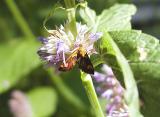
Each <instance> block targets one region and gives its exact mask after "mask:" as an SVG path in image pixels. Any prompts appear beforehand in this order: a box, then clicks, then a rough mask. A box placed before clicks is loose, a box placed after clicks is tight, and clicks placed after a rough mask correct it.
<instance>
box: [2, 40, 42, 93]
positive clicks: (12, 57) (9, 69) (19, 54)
mask: <svg viewBox="0 0 160 117" xmlns="http://www.w3.org/2000/svg"><path fill="white" fill-rule="evenodd" d="M37 48H38V44H37V43H35V42H33V41H19V42H16V43H11V44H6V45H5V44H3V45H2V44H1V46H0V53H1V57H0V93H2V92H4V91H6V90H8V89H9V88H11V87H12V86H13V85H15V83H16V82H17V81H18V80H19V79H21V78H23V76H24V75H27V74H28V73H29V72H30V71H31V70H33V69H34V68H36V67H37V66H38V65H40V60H39V57H38V56H37V54H36V51H37ZM2 55H3V56H2Z"/></svg>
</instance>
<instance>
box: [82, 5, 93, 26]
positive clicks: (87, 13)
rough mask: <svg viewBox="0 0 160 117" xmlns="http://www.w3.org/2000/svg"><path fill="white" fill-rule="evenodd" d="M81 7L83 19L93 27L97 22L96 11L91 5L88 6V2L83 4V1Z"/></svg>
mask: <svg viewBox="0 0 160 117" xmlns="http://www.w3.org/2000/svg"><path fill="white" fill-rule="evenodd" d="M81 6H82V7H81V8H80V11H79V12H80V16H81V17H82V19H83V20H84V21H85V22H86V23H87V25H88V26H89V27H92V26H94V25H95V23H96V12H95V11H94V10H92V9H90V8H89V7H87V3H85V4H82V3H81Z"/></svg>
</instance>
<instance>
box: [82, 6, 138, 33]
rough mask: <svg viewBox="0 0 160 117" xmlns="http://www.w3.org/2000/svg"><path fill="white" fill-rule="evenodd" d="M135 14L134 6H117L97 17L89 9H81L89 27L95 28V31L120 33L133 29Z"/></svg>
mask: <svg viewBox="0 0 160 117" xmlns="http://www.w3.org/2000/svg"><path fill="white" fill-rule="evenodd" d="M126 9H127V10H126ZM135 12H136V7H135V6H134V5H129V4H124V5H120V4H119V5H118V4H117V5H114V6H113V7H111V8H110V9H106V10H104V11H102V13H101V14H100V15H99V16H97V17H96V16H95V12H94V11H93V10H91V9H90V8H88V7H86V8H83V9H81V11H80V14H81V17H82V18H83V19H84V21H85V22H86V23H87V24H88V26H94V30H99V31H100V30H101V31H102V30H106V31H118V30H129V29H131V23H130V20H131V16H132V15H133V14H135Z"/></svg>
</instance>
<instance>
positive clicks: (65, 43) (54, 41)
mask: <svg viewBox="0 0 160 117" xmlns="http://www.w3.org/2000/svg"><path fill="white" fill-rule="evenodd" d="M77 32H78V33H77V36H76V37H74V36H73V34H72V33H71V31H70V30H69V29H68V28H67V25H65V26H62V25H61V26H60V27H59V28H57V29H56V30H48V33H49V36H48V37H47V38H43V37H40V38H39V40H40V41H41V42H42V44H43V45H42V46H41V47H40V48H39V50H38V52H37V53H38V55H39V56H40V58H41V59H42V60H44V61H45V62H46V63H47V64H50V65H59V63H63V64H64V65H65V64H66V59H67V58H68V57H69V55H71V54H72V53H73V52H74V51H75V50H76V49H78V48H79V47H80V46H82V47H83V48H84V49H85V50H86V52H87V54H88V55H91V54H93V53H94V52H95V49H94V46H93V45H94V42H95V41H97V40H98V39H99V38H100V37H101V36H102V33H100V32H99V33H92V32H90V29H89V28H88V27H87V26H86V25H82V24H81V23H77Z"/></svg>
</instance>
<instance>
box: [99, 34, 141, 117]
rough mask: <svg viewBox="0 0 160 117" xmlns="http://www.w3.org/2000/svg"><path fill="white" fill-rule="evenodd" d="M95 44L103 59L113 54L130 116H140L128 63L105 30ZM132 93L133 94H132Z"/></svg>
mask: <svg viewBox="0 0 160 117" xmlns="http://www.w3.org/2000/svg"><path fill="white" fill-rule="evenodd" d="M97 45H99V48H98V52H99V53H100V55H101V57H102V58H103V59H104V60H105V57H106V56H105V55H106V54H111V55H112V56H115V57H114V58H115V59H116V60H115V61H114V63H118V65H119V68H121V71H122V74H123V78H124V83H125V88H126V91H125V100H126V102H127V104H128V107H129V112H130V113H129V114H130V116H131V117H140V116H141V114H140V113H139V98H138V91H137V86H136V82H135V80H134V77H133V73H132V70H131V68H130V66H129V63H128V62H127V60H126V58H125V57H124V56H123V54H122V53H121V51H120V50H119V48H118V46H117V45H116V43H115V42H114V41H113V39H112V38H111V36H110V35H109V34H108V33H107V32H105V33H104V35H103V37H102V38H101V39H100V40H99V43H98V44H97ZM107 52H108V53H107ZM110 59H111V58H110ZM111 67H112V66H111ZM131 89H132V90H131ZM132 94H134V96H133V95H132Z"/></svg>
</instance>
